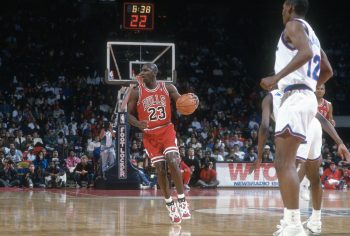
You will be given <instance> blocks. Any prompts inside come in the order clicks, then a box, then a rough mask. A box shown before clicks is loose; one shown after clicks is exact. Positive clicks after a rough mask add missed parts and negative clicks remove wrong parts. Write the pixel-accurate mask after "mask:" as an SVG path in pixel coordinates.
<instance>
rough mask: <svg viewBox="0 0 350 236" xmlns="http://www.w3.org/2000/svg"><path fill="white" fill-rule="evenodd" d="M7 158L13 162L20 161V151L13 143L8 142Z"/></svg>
mask: <svg viewBox="0 0 350 236" xmlns="http://www.w3.org/2000/svg"><path fill="white" fill-rule="evenodd" d="M6 158H7V159H11V160H12V161H13V162H14V163H15V164H17V163H18V162H21V161H22V158H23V157H22V152H21V151H20V150H18V149H16V147H15V144H14V143H11V144H10V152H9V153H8V155H7V157H6Z"/></svg>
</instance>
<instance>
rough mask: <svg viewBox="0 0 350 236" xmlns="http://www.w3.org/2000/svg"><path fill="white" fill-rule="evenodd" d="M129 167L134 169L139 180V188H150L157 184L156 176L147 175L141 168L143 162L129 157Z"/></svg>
mask: <svg viewBox="0 0 350 236" xmlns="http://www.w3.org/2000/svg"><path fill="white" fill-rule="evenodd" d="M130 161H131V164H132V165H131V167H132V168H134V169H135V170H136V173H137V175H138V177H139V181H140V189H150V188H153V187H156V186H157V176H156V175H152V176H151V175H149V173H147V171H146V170H145V169H144V168H143V162H138V161H137V160H136V159H131V160H130Z"/></svg>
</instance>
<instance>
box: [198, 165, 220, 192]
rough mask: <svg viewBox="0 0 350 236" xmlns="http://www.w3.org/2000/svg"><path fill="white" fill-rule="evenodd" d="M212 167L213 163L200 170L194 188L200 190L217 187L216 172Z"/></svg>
mask: <svg viewBox="0 0 350 236" xmlns="http://www.w3.org/2000/svg"><path fill="white" fill-rule="evenodd" d="M213 166H214V165H213V163H212V162H209V165H208V166H205V167H203V168H202V169H201V171H200V175H199V180H198V181H197V183H196V186H199V187H201V188H216V187H217V186H218V185H219V181H218V180H217V179H216V171H215V170H214V169H213Z"/></svg>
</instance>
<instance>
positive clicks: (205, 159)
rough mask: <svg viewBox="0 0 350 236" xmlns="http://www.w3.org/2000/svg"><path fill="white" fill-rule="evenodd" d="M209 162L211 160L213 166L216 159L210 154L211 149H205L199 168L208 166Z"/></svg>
mask: <svg viewBox="0 0 350 236" xmlns="http://www.w3.org/2000/svg"><path fill="white" fill-rule="evenodd" d="M209 162H213V163H214V166H215V163H216V159H215V158H214V157H212V156H211V151H210V150H206V151H205V152H204V156H203V158H202V159H201V166H200V168H203V167H204V166H209Z"/></svg>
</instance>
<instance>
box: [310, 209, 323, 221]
mask: <svg viewBox="0 0 350 236" xmlns="http://www.w3.org/2000/svg"><path fill="white" fill-rule="evenodd" d="M310 219H311V220H312V221H321V210H315V209H312V214H311V217H310Z"/></svg>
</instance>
